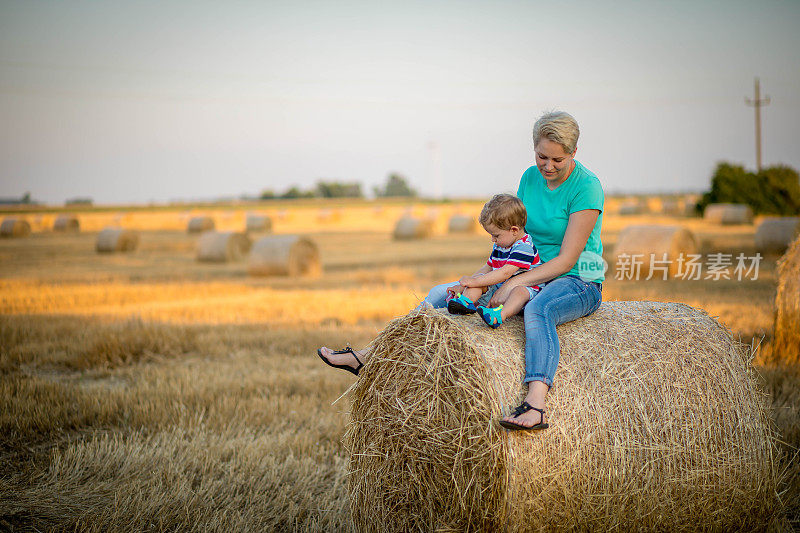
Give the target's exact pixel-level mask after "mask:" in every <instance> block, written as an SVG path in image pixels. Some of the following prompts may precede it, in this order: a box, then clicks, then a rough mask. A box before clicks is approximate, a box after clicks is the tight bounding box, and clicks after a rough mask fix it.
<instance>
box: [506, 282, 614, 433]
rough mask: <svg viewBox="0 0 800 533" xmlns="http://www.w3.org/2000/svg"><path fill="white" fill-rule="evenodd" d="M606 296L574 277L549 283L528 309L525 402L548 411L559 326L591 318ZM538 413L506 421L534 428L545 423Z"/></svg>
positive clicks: (555, 366)
mask: <svg viewBox="0 0 800 533" xmlns="http://www.w3.org/2000/svg"><path fill="white" fill-rule="evenodd" d="M601 301H602V295H601V293H600V289H599V288H598V286H597V285H596V284H594V283H589V282H585V281H583V280H581V279H580V278H577V277H573V276H564V277H561V278H556V279H555V280H553V281H551V282H549V283H548V284H547V285H545V287H544V288H543V289H542V290H541V291H540V292H539V294H537V295H536V297H535V298H533V299H531V301H530V302H528V305H526V306H525V382H526V383H528V395H527V396H526V397H525V401H526V402H528V403H529V404H530V405H532V406H533V407H536V408H538V409H544V399H545V396H547V392H548V391H549V390H550V387H551V386H552V384H553V378H554V377H555V373H556V368H558V359H559V355H560V354H559V350H560V346H559V342H558V335H557V334H556V326H557V325H559V324H563V323H565V322H569V321H571V320H575V319H577V318H580V317H582V316H586V315H589V314H591V313H593V312H595V311H596V310H597V308H598V307H600V302H601ZM542 418H543V417H542V415H541V414H539V412H538V411H528V412H527V413H525V414H523V415H520V416H519V417H518V418H511V417H506V418H505V419H506V420H509V421H513V422H514V423H517V424H522V425H526V426H531V425H534V424H538V423H539V422H541V421H543V420H542Z"/></svg>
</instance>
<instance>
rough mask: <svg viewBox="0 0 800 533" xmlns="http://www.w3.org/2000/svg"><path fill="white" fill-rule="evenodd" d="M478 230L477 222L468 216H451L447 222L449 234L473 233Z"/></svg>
mask: <svg viewBox="0 0 800 533" xmlns="http://www.w3.org/2000/svg"><path fill="white" fill-rule="evenodd" d="M477 230H478V220H477V219H476V218H475V217H473V216H469V215H453V216H451V217H450V220H449V221H448V222H447V231H448V232H450V233H475V232H476V231H477Z"/></svg>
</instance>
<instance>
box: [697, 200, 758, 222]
mask: <svg viewBox="0 0 800 533" xmlns="http://www.w3.org/2000/svg"><path fill="white" fill-rule="evenodd" d="M703 219H704V220H706V221H708V222H711V223H714V224H750V223H752V222H753V210H752V209H750V206H749V205H746V204H709V205H708V206H706V210H705V212H704V213H703Z"/></svg>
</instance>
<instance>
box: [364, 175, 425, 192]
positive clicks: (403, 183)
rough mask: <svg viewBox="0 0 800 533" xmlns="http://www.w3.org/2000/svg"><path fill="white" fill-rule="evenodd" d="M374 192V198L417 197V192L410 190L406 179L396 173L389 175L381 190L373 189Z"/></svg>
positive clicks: (378, 188)
mask: <svg viewBox="0 0 800 533" xmlns="http://www.w3.org/2000/svg"><path fill="white" fill-rule="evenodd" d="M374 191H375V196H417V191H415V190H414V189H412V188H411V186H410V185H409V184H408V182H407V180H406V178H405V177H403V176H402V175H400V174H398V173H396V172H393V173H391V174H389V177H388V178H387V180H386V185H385V186H384V187H383V188H382V189H381V188H380V187H375V188H374Z"/></svg>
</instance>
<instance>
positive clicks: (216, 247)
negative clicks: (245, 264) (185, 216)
mask: <svg viewBox="0 0 800 533" xmlns="http://www.w3.org/2000/svg"><path fill="white" fill-rule="evenodd" d="M250 244H251V243H250V239H249V238H248V237H247V234H246V233H237V232H234V231H206V232H205V233H203V234H202V235H201V236H200V239H198V241H197V260H198V261H207V262H215V263H225V262H228V261H240V260H242V259H243V258H244V257H245V256H246V255H247V252H249V251H250Z"/></svg>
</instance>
